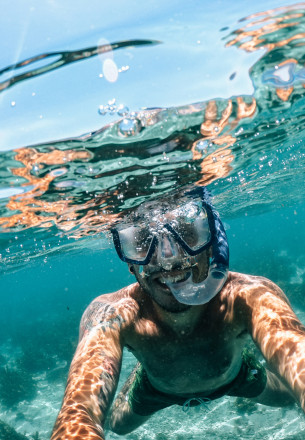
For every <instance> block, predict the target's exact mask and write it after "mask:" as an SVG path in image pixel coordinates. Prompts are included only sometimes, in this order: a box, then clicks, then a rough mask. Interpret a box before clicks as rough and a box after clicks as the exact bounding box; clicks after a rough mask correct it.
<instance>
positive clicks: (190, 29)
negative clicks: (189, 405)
mask: <svg viewBox="0 0 305 440" xmlns="http://www.w3.org/2000/svg"><path fill="white" fill-rule="evenodd" d="M18 6H19V7H18V8H14V11H11V10H10V9H11V8H9V7H8V10H7V17H6V19H5V20H3V17H2V18H1V19H0V20H3V23H2V22H1V26H0V29H2V32H3V33H4V36H3V39H2V40H3V41H5V44H4V46H3V53H2V57H1V65H0V114H1V127H0V135H1V136H0V160H1V162H0V163H1V167H0V272H1V278H0V292H1V305H2V307H1V309H0V319H1V324H2V325H1V329H2V330H1V333H0V346H1V350H0V353H1V354H0V368H1V375H0V421H1V422H5V423H7V424H9V425H10V426H11V427H12V428H13V429H15V430H16V431H17V432H18V433H19V434H22V435H25V436H26V437H27V438H29V439H31V438H34V436H35V435H36V437H35V438H37V434H36V433H38V438H39V439H42V440H44V439H47V438H48V437H49V435H50V431H51V429H52V425H53V423H54V421H55V418H56V415H57V412H58V410H59V407H60V403H61V399H62V395H63V392H64V386H65V381H66V378H67V372H68V368H69V364H70V362H71V358H72V356H73V352H74V350H75V347H76V343H77V338H78V324H79V320H80V317H81V314H82V312H83V311H84V309H85V307H86V306H87V305H88V304H89V302H90V301H91V300H92V299H93V298H94V297H95V296H97V295H99V294H101V293H106V292H111V291H115V290H117V289H118V288H120V287H122V286H125V285H127V284H130V283H131V282H132V281H133V278H132V276H131V275H130V274H129V272H128V270H127V267H125V265H124V264H123V263H121V262H120V261H119V259H118V257H117V256H116V254H115V252H114V250H113V248H112V243H111V240H110V237H109V233H108V229H109V226H110V225H111V224H112V223H113V221H114V220H115V219H116V218H117V217H118V216H120V215H122V214H123V213H124V212H127V211H128V210H129V209H131V208H132V207H134V206H137V205H139V204H140V203H141V202H143V201H144V200H149V199H153V198H157V197H158V196H160V195H163V194H165V193H167V192H171V191H172V190H173V189H174V188H175V189H177V188H185V187H186V186H188V185H192V184H204V185H207V186H208V188H209V189H210V190H211V191H212V193H213V196H214V197H213V201H214V204H215V206H216V207H217V209H218V210H219V212H220V214H221V216H222V218H223V220H224V222H225V226H226V230H227V234H228V238H229V243H230V252H231V264H230V266H231V269H232V270H236V271H239V272H245V273H251V274H257V275H263V276H266V277H268V278H270V279H272V280H273V281H274V282H276V283H278V284H279V285H280V286H281V288H282V289H283V290H284V291H285V292H286V294H287V296H288V297H289V299H290V301H291V303H292V305H293V307H294V309H295V310H296V312H297V313H298V316H299V317H300V318H301V320H302V321H303V323H305V302H304V282H305V253H304V243H305V227H304V226H305V203H304V199H305V197H304V196H305V187H304V174H305V149H304V130H305V118H304V96H305V87H304V85H305V68H304V64H305V35H304V33H303V29H304V24H305V4H303V3H299V4H294V3H293V2H273V1H265V2H256V5H255V6H254V5H253V3H252V2H237V3H234V5H229V4H228V2H224V1H219V2H214V3H213V5H211V4H208V2H201V3H200V5H198V2H196V1H195V0H194V1H190V2H188V3H187V4H186V5H181V4H180V2H177V1H169V2H166V4H165V5H164V4H161V3H160V2H153V1H151V2H149V1H148V2H146V4H145V8H144V9H141V8H139V6H138V4H137V3H135V2H129V4H128V8H127V7H126V4H125V3H123V2H120V1H118V0H116V1H115V2H112V5H111V8H110V6H105V5H103V6H101V5H100V4H99V3H98V2H95V1H94V2H92V7H91V8H90V10H89V8H87V9H86V10H85V9H82V8H80V9H78V10H76V8H75V7H74V8H73V7H71V5H69V3H68V2H67V3H66V4H65V5H64V6H63V5H60V4H57V3H56V2H52V3H48V4H45V5H41V4H40V3H38V2H34V1H33V2H32V3H31V4H30V5H29V4H27V5H25V4H24V3H23V2H22V1H20V2H19V3H18ZM7 34H9V35H12V38H10V39H7V37H6V35H7ZM118 273H119V274H120V276H119V277H118V276H117V274H118ZM133 363H134V359H133V358H132V356H131V355H130V354H128V353H126V354H125V358H124V367H123V373H122V380H123V379H124V378H126V376H127V374H128V371H129V370H130V369H131V367H132V365H133ZM3 426H4V425H2V424H1V423H0V439H1V435H2V438H4V439H5V440H7V438H8V434H7V433H6V434H3ZM304 429H305V419H304V416H303V414H302V413H301V412H300V410H299V409H298V408H294V409H290V410H282V409H276V408H267V407H264V406H260V405H249V404H245V403H243V402H241V401H239V400H234V399H229V398H223V399H220V400H218V401H215V402H213V403H212V405H211V410H210V411H209V412H204V411H202V412H201V413H198V412H196V410H195V409H194V411H192V413H191V414H189V413H188V414H187V415H185V414H183V413H182V412H181V410H180V409H179V408H178V407H177V408H176V407H174V408H170V409H167V410H165V411H164V412H162V413H160V414H157V415H156V416H154V417H153V418H152V419H151V421H149V422H148V423H147V424H146V425H144V426H143V427H142V428H140V429H139V430H137V431H135V433H133V434H130V435H129V436H126V438H128V439H143V440H144V439H148V438H150V439H151V438H152V439H156V440H165V439H193V438H194V439H195V438H196V439H197V438H206V439H215V438H219V439H222V438H223V439H231V438H232V439H233V438H234V439H236V438H240V439H247V438H262V439H268V440H269V439H270V440H271V439H291V440H292V439H294V440H296V439H300V438H302V436H303V434H302V433H303V432H304ZM7 432H8V431H7ZM107 438H109V439H116V438H119V437H117V436H116V435H114V434H112V433H108V436H107Z"/></svg>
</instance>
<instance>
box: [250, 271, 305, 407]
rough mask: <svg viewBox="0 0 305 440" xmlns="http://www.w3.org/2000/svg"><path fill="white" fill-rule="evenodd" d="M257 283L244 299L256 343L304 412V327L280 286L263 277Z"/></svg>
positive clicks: (257, 279)
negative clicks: (248, 310)
mask: <svg viewBox="0 0 305 440" xmlns="http://www.w3.org/2000/svg"><path fill="white" fill-rule="evenodd" d="M255 282H256V283H257V285H256V286H255V285H254V286H253V284H252V287H250V288H249V290H248V292H247V290H246V289H245V290H246V295H245V296H244V298H245V301H246V303H247V305H248V307H249V309H250V314H251V319H250V326H251V329H250V331H251V333H252V337H253V340H254V341H255V342H256V343H257V345H258V346H259V348H260V350H261V352H262V354H263V355H264V357H265V359H266V360H267V362H268V364H269V365H270V367H271V369H272V370H273V371H274V372H275V373H276V374H277V375H278V376H279V377H280V378H281V379H282V380H283V381H284V383H285V384H286V385H287V386H288V387H289V389H290V390H291V391H292V392H293V394H294V396H295V398H296V400H297V401H298V402H299V403H300V405H301V407H302V409H303V411H305V327H304V326H303V325H302V323H301V322H300V321H299V319H298V318H297V316H296V315H295V313H294V312H293V310H292V309H291V306H290V304H289V301H288V300H287V298H286V296H285V295H284V293H283V292H282V290H281V289H280V288H279V287H278V286H277V285H275V284H274V283H272V282H271V281H269V280H266V279H263V278H255ZM252 283H253V281H252Z"/></svg>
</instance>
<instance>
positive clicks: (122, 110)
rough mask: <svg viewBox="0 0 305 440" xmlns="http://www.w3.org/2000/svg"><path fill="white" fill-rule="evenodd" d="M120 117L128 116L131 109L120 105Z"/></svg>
mask: <svg viewBox="0 0 305 440" xmlns="http://www.w3.org/2000/svg"><path fill="white" fill-rule="evenodd" d="M117 113H118V115H119V116H127V115H128V113H129V108H128V107H126V105H122V104H121V105H119V106H118V111H117Z"/></svg>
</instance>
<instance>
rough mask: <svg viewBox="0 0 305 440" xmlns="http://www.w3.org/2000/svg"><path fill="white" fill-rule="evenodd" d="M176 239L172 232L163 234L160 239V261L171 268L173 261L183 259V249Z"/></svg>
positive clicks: (166, 267)
mask: <svg viewBox="0 0 305 440" xmlns="http://www.w3.org/2000/svg"><path fill="white" fill-rule="evenodd" d="M179 247H180V246H179V245H178V243H177V242H176V240H175V239H174V238H173V237H172V236H171V235H170V234H166V233H165V234H162V236H160V237H159V239H158V251H157V257H158V262H159V264H161V266H162V267H163V268H164V269H166V270H170V269H171V267H172V265H173V263H174V262H176V261H180V260H181V250H180V249H179Z"/></svg>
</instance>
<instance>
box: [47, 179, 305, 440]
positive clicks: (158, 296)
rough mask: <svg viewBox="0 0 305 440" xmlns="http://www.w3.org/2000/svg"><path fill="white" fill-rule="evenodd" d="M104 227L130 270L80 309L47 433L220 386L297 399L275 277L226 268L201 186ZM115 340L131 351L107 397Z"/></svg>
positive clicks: (96, 430) (299, 391)
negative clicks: (131, 362) (127, 277)
mask: <svg viewBox="0 0 305 440" xmlns="http://www.w3.org/2000/svg"><path fill="white" fill-rule="evenodd" d="M112 234H113V239H114V245H115V248H116V251H117V253H118V256H119V257H120V258H121V260H123V261H124V262H126V263H127V264H128V266H129V269H130V271H131V272H132V273H133V274H134V275H135V277H136V280H137V282H136V283H134V284H132V285H130V286H128V287H125V288H123V289H121V290H119V291H118V292H115V293H111V294H105V295H101V296H99V297H98V298H96V299H95V300H93V301H92V303H91V304H90V305H89V306H88V308H87V309H86V311H85V313H84V315H83V317H82V320H81V324H80V338H79V344H78V347H77V350H76V353H75V356H74V358H73V361H72V364H71V368H70V372H69V378H68V383H67V387H66V391H65V395H64V399H63V404H62V408H61V410H60V413H59V415H58V418H57V421H56V424H55V427H54V431H53V435H52V440H59V439H60V440H68V439H83V440H89V439H90V440H91V439H104V438H105V435H104V429H105V427H106V428H108V429H111V430H113V431H114V432H116V433H117V434H122V435H123V434H127V433H129V432H131V431H133V430H134V429H136V428H137V427H138V426H140V425H141V424H143V423H145V421H147V420H148V419H149V417H151V416H152V415H153V414H154V413H156V412H157V411H160V410H162V409H163V408H166V407H169V406H171V405H180V406H181V409H182V410H183V411H188V410H189V409H190V407H192V406H197V405H201V406H203V407H204V408H205V407H208V405H209V403H210V402H211V401H212V400H215V399H218V398H220V397H222V396H224V395H227V396H239V397H244V398H248V399H252V400H253V401H255V402H258V403H261V404H265V405H271V406H289V405H293V404H294V403H295V402H297V403H299V405H300V406H301V407H302V408H303V410H305V360H304V354H305V328H304V327H303V325H302V324H301V323H300V321H299V320H298V318H297V317H296V315H295V314H294V312H293V311H292V309H291V306H290V305H289V302H288V300H287V298H286V297H285V295H284V293H283V292H282V291H281V289H280V288H279V287H278V286H277V285H275V284H274V283H272V282H271V281H269V280H267V279H265V278H262V277H256V276H250V275H244V274H240V273H234V272H229V248H228V243H227V238H226V233H225V230H224V227H223V224H222V222H221V220H220V218H219V215H218V213H217V212H216V210H215V209H214V207H213V206H212V204H211V201H210V198H209V194H208V192H207V191H206V189H205V188H202V187H196V188H194V189H193V190H190V191H187V192H184V193H183V194H180V195H178V194H176V195H173V196H168V197H167V198H166V199H163V200H162V201H158V202H147V203H145V204H143V205H141V206H140V207H139V208H138V209H137V210H136V211H134V212H133V213H132V214H130V215H129V216H127V217H126V218H125V219H124V220H123V221H121V223H118V224H117V225H115V228H113V230H112ZM249 337H252V339H253V341H254V342H255V344H256V345H257V347H258V348H259V349H260V351H261V353H262V355H263V357H264V358H265V361H266V362H265V363H261V362H259V361H258V359H257V358H256V357H255V355H254V354H253V352H252V351H251V350H249V349H248V348H247V343H248V341H249ZM124 347H127V348H128V349H129V350H130V351H132V353H133V354H134V355H135V357H136V358H137V360H138V363H137V365H136V366H135V368H134V370H133V371H132V373H131V374H130V376H129V378H128V380H127V382H126V383H125V385H124V386H123V388H122V390H121V391H120V392H119V393H118V395H117V397H116V398H115V400H114V402H113V399H114V395H115V391H116V387H117V384H118V380H119V376H120V369H121V362H122V353H123V348H124ZM112 402H113V403H112ZM111 403H112V407H111Z"/></svg>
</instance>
